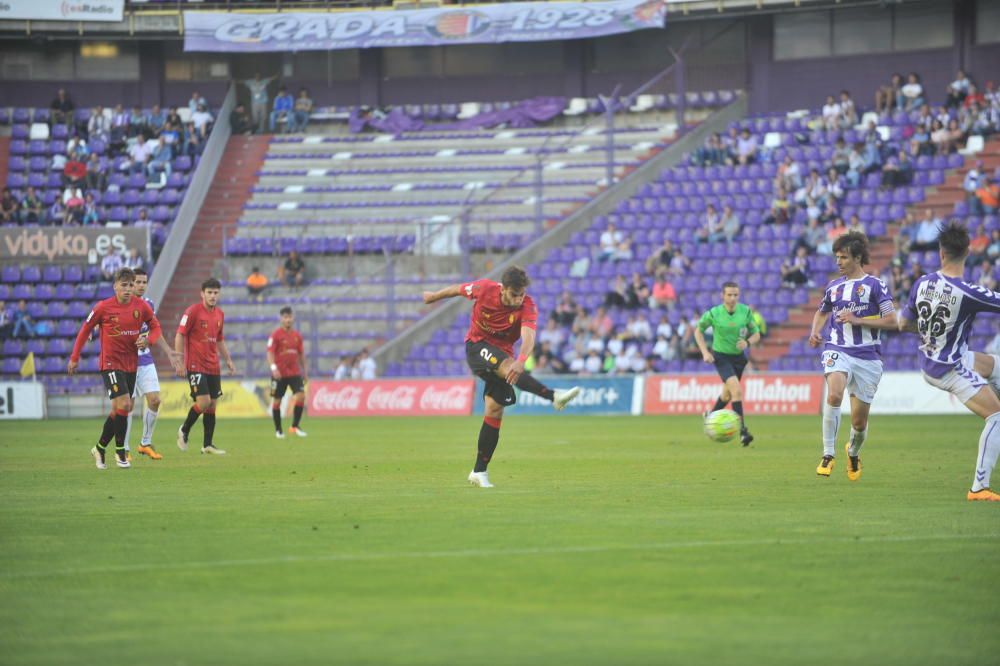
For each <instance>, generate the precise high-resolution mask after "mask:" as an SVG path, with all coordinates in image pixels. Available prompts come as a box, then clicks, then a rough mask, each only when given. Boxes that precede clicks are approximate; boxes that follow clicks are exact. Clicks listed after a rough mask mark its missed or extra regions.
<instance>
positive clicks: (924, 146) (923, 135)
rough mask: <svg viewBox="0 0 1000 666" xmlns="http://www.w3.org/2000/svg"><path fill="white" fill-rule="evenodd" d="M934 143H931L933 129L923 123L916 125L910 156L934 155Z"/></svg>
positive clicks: (911, 140) (911, 138)
mask: <svg viewBox="0 0 1000 666" xmlns="http://www.w3.org/2000/svg"><path fill="white" fill-rule="evenodd" d="M933 154H934V144H933V143H931V131H930V129H927V128H925V127H924V126H923V125H916V126H914V128H913V134H912V135H911V136H910V156H911V157H919V156H920V155H933Z"/></svg>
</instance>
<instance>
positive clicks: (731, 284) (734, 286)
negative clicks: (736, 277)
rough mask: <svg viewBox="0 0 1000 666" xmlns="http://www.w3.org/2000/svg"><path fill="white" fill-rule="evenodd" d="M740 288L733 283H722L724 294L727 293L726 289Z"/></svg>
mask: <svg viewBox="0 0 1000 666" xmlns="http://www.w3.org/2000/svg"><path fill="white" fill-rule="evenodd" d="M739 288H740V285H738V284H736V283H735V282H733V281H729V282H723V283H722V293H726V289H739Z"/></svg>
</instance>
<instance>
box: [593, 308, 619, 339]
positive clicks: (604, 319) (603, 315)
mask: <svg viewBox="0 0 1000 666" xmlns="http://www.w3.org/2000/svg"><path fill="white" fill-rule="evenodd" d="M614 328H615V323H614V322H613V321H612V320H611V317H610V316H609V315H608V310H607V308H605V307H599V308H597V310H596V311H595V312H594V316H593V317H591V319H590V332H591V333H592V334H593V335H594V336H595V337H597V338H600V339H601V340H606V339H607V338H608V336H610V335H611V333H612V331H614Z"/></svg>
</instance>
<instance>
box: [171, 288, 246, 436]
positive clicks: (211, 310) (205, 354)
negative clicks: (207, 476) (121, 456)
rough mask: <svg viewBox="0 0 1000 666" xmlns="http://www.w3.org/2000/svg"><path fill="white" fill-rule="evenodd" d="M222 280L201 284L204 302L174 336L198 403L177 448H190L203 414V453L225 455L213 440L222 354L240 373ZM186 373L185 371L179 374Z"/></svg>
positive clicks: (189, 313)
mask: <svg viewBox="0 0 1000 666" xmlns="http://www.w3.org/2000/svg"><path fill="white" fill-rule="evenodd" d="M221 291H222V283H221V282H219V281H218V280H216V279H215V278H209V279H208V280H205V281H204V282H202V283H201V302H200V303H195V304H194V305H192V306H191V307H189V308H188V309H187V310H185V311H184V316H183V317H181V323H180V325H179V326H178V327H177V334H176V335H175V336H174V349H176V350H177V352H179V353H183V354H184V368H185V369H186V370H187V380H188V385H190V387H191V399H192V400H193V401H194V405H192V406H191V409H190V411H188V415H187V419H185V420H184V425H182V426H181V427H180V429H179V430H178V431H177V447H178V448H179V449H180V450H181V451H187V447H188V435H189V434H190V432H191V428H192V427H194V424H195V421H197V420H198V417H199V416H201V415H202V414H204V415H205V419H204V421H203V422H202V423H203V426H204V429H205V437H204V440H203V443H202V446H201V452H202V453H214V454H216V455H221V454H224V453H225V451H223V450H222V449H218V448H216V447H215V445H214V444H213V443H212V438H213V437H214V435H215V405H216V401H217V400H218V399H219V398H220V397H221V396H222V374H221V370H220V367H219V353H220V352H221V353H222V357H223V358H224V359H225V360H226V368H227V369H228V370H229V374H231V375H233V374H236V366H234V365H233V358H232V356H230V355H229V349H228V348H227V347H226V340H225V337H224V334H223V323H224V321H225V315H224V314H223V313H222V308H220V307H219V293H220V292H221ZM178 374H183V373H178Z"/></svg>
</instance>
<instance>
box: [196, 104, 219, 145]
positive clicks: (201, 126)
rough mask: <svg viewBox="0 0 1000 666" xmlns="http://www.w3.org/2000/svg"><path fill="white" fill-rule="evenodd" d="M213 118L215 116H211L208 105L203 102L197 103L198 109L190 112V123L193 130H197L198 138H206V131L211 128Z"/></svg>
mask: <svg viewBox="0 0 1000 666" xmlns="http://www.w3.org/2000/svg"><path fill="white" fill-rule="evenodd" d="M213 120H215V118H213V117H212V114H211V112H209V110H208V107H207V106H205V105H204V104H201V105H199V106H198V110H197V111H195V112H194V113H192V114H191V123H192V124H193V125H194V129H195V131H197V132H198V137H199V139H201V140H202V141H204V140H205V139H206V138H208V132H209V130H210V129H211V125H212V121H213Z"/></svg>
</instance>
